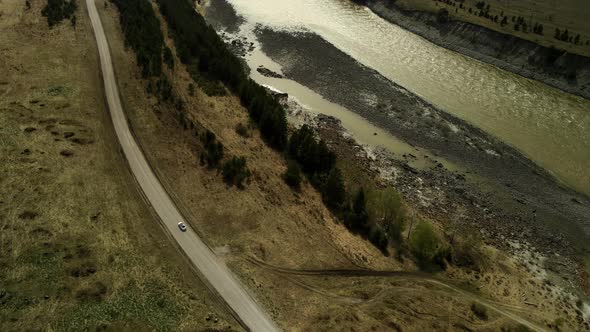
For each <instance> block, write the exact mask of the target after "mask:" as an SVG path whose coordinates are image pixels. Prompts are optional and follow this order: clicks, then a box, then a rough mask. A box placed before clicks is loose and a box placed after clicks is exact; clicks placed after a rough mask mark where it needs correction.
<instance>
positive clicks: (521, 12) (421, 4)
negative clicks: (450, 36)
mask: <svg viewBox="0 0 590 332" xmlns="http://www.w3.org/2000/svg"><path fill="white" fill-rule="evenodd" d="M479 1H481V0H465V2H464V3H463V6H464V7H465V10H463V9H459V2H458V1H457V3H456V6H454V7H453V6H450V5H447V4H445V3H443V2H439V1H434V0H398V1H396V4H397V5H399V6H400V7H402V8H404V9H409V10H420V11H427V12H432V13H437V12H438V11H439V10H440V9H441V8H447V9H448V11H449V16H450V17H452V18H453V19H456V20H460V21H465V22H469V23H473V24H477V25H480V26H484V27H486V28H489V29H492V30H496V31H499V32H503V33H507V34H510V35H514V36H517V37H520V38H522V39H526V40H530V41H533V42H535V43H538V44H540V45H543V46H547V47H550V46H554V47H556V48H559V49H564V50H566V51H568V52H572V53H576V54H580V55H585V56H590V46H588V45H586V44H585V43H586V41H587V40H590V21H589V20H588V17H589V16H590V6H588V3H587V1H584V0H564V1H555V0H518V1H502V0H485V3H486V6H487V5H488V4H489V5H490V14H491V15H493V16H495V15H498V16H499V20H498V23H494V22H491V21H490V20H489V19H486V18H485V17H479V16H477V15H473V14H470V13H469V11H468V9H469V8H472V9H473V11H474V12H476V11H479V10H478V9H477V8H476V3H477V2H479ZM456 8H457V9H458V10H457V12H455V9H456ZM502 12H504V15H505V16H507V17H508V25H506V26H504V27H502V26H501V25H500V24H499V22H500V21H501V20H502V17H501V16H500V14H501V13H502ZM512 16H516V17H518V16H522V17H523V18H524V19H525V21H526V22H527V24H529V22H532V24H530V25H529V32H528V33H525V32H523V31H522V29H520V31H515V30H514V23H513V22H512V20H511V17H512ZM535 23H540V24H542V25H543V35H542V36H541V35H538V34H535V33H532V32H531V31H530V29H531V28H532V27H533V25H534V24H535ZM555 28H558V29H560V30H561V31H564V30H565V29H568V30H569V35H570V36H575V35H576V34H580V36H581V41H582V43H581V44H579V45H574V44H573V43H568V42H563V41H559V40H557V39H555V38H554V37H553V36H554V34H555Z"/></svg>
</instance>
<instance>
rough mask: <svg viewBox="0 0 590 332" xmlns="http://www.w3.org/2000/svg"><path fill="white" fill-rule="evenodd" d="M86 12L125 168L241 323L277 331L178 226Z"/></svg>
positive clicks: (96, 22) (99, 30)
mask: <svg viewBox="0 0 590 332" xmlns="http://www.w3.org/2000/svg"><path fill="white" fill-rule="evenodd" d="M86 4H87V7H88V14H89V15H90V20H91V22H92V27H93V29H94V35H95V38H96V43H97V45H98V52H99V55H100V65H101V69H102V74H103V79H104V87H105V94H106V98H107V101H108V106H109V110H110V113H111V118H112V120H113V125H114V127H115V132H116V134H117V138H118V139H119V143H120V144H121V147H122V149H123V152H124V154H125V157H126V158H127V161H128V162H129V167H130V168H131V171H132V172H133V175H134V176H135V178H136V179H137V182H138V183H139V185H140V187H141V189H142V191H143V192H144V194H145V196H146V197H147V200H148V201H149V202H150V204H151V205H152V207H153V208H154V210H155V211H156V213H157V214H158V215H159V217H160V219H161V221H162V223H163V224H164V226H165V227H166V228H167V230H168V231H169V232H170V234H171V235H172V237H173V238H174V239H175V240H176V242H177V243H178V245H179V246H180V247H181V248H182V250H184V252H185V253H186V256H188V258H189V259H190V260H191V261H192V263H193V264H194V265H195V266H196V267H197V269H198V270H199V271H200V273H201V275H202V276H204V278H205V279H206V282H207V283H208V284H209V285H210V287H211V288H212V289H213V290H214V291H216V292H217V293H218V294H219V295H220V296H221V297H222V298H223V300H224V301H225V302H226V303H227V305H228V306H229V307H230V308H231V310H233V312H234V313H235V314H236V315H237V316H238V317H239V319H240V320H241V322H242V323H243V324H244V325H245V326H246V327H247V328H249V329H250V330H252V331H278V328H277V326H276V325H275V324H274V323H273V321H272V320H271V319H270V317H269V316H268V315H267V314H266V313H265V312H264V310H263V309H262V308H261V307H260V306H259V305H258V304H257V303H256V301H254V299H253V298H252V297H251V296H250V294H248V292H247V290H246V289H245V288H244V286H243V285H242V284H241V283H240V282H239V281H238V280H237V278H236V277H235V276H234V275H233V274H232V273H231V271H230V270H229V269H228V268H227V267H226V266H225V264H224V263H223V262H221V261H220V260H219V259H218V258H217V257H216V256H215V254H214V253H213V252H212V251H211V249H209V247H207V245H205V243H203V241H202V240H201V239H200V238H199V236H198V235H197V234H196V233H195V232H194V231H193V230H192V229H191V228H190V227H188V224H187V227H188V229H187V231H186V232H181V231H180V230H179V229H178V223H179V222H185V224H186V221H185V220H184V217H183V216H182V214H181V213H180V212H179V210H178V208H177V207H176V205H175V204H174V202H173V201H172V200H171V199H170V196H169V195H168V193H167V192H166V190H165V189H164V187H163V186H162V184H161V183H160V181H159V180H158V178H157V177H156V175H155V174H154V172H153V171H152V169H151V167H150V165H149V164H148V162H147V160H146V158H145V156H144V155H143V153H142V151H141V149H140V148H139V146H138V144H137V142H136V141H135V139H134V137H133V135H132V134H131V131H130V130H129V124H128V123H127V119H126V117H125V114H124V112H123V108H122V106H121V100H120V97H119V91H118V88H117V83H116V78H115V74H114V71H113V66H112V61H111V55H110V52H109V45H108V42H107V39H106V36H105V33H104V30H103V27H102V23H101V21H100V17H99V15H98V11H97V9H96V4H95V3H94V0H86Z"/></svg>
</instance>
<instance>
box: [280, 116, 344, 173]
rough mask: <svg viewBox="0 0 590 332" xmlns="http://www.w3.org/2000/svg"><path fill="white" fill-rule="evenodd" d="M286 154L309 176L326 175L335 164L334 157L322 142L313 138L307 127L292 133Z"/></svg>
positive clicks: (310, 130)
mask: <svg viewBox="0 0 590 332" xmlns="http://www.w3.org/2000/svg"><path fill="white" fill-rule="evenodd" d="M288 153H289V156H291V157H292V158H293V159H295V160H297V161H298V162H299V163H300V164H301V166H302V167H303V171H304V172H305V173H306V174H308V175H310V176H313V175H314V174H316V173H321V174H328V173H329V172H330V170H331V169H332V168H333V167H334V165H335V163H336V155H335V154H334V153H333V152H332V151H330V149H329V148H328V146H327V145H326V143H325V142H324V141H322V140H319V141H318V140H317V139H316V138H315V135H314V133H313V131H312V129H311V128H310V127H309V126H308V125H303V126H302V127H301V128H299V129H298V130H295V131H294V132H293V134H292V135H291V138H290V139H289V146H288Z"/></svg>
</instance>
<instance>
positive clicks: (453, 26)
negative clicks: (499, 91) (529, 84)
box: [364, 0, 590, 99]
mask: <svg viewBox="0 0 590 332" xmlns="http://www.w3.org/2000/svg"><path fill="white" fill-rule="evenodd" d="M364 5H365V6H366V7H367V8H369V9H370V10H371V11H372V12H374V13H375V14H377V15H378V16H380V17H382V18H383V19H385V20H387V21H389V22H391V23H393V24H396V25H398V26H400V27H402V28H404V29H406V30H408V31H411V32H413V33H415V34H417V35H419V36H421V37H423V38H425V39H427V40H428V41H430V42H432V43H434V44H436V45H439V46H442V47H444V48H447V49H449V50H452V51H455V52H459V53H461V54H464V55H467V56H469V57H472V58H474V59H477V60H480V61H483V62H485V63H488V64H491V65H494V66H496V67H498V68H501V69H503V70H507V71H510V72H513V73H515V74H518V75H521V76H524V77H526V78H530V79H533V80H537V81H540V82H543V83H545V84H547V85H550V86H552V87H555V88H557V89H560V90H562V91H565V92H568V93H571V94H575V95H578V96H581V97H584V98H586V99H590V58H587V57H584V56H581V55H577V54H571V53H567V52H565V51H561V50H557V49H554V48H548V47H544V46H540V45H537V44H535V43H533V42H530V41H527V40H524V39H521V38H518V37H514V36H510V35H506V34H503V33H500V32H496V31H492V30H490V29H487V28H485V27H481V26H478V25H474V24H471V23H466V22H461V21H448V22H445V23H439V22H438V20H437V17H436V15H435V14H432V13H426V12H420V11H408V10H404V9H402V8H400V7H398V6H396V5H395V2H392V1H384V0H368V1H366V2H365V3H364Z"/></svg>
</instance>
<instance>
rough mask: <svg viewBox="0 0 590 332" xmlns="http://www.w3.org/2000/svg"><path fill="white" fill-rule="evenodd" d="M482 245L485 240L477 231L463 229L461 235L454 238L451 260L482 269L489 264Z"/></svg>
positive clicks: (458, 263) (457, 263) (460, 265)
mask: <svg viewBox="0 0 590 332" xmlns="http://www.w3.org/2000/svg"><path fill="white" fill-rule="evenodd" d="M482 246H483V240H482V239H481V237H480V236H479V234H478V233H477V232H475V231H466V230H465V229H462V230H461V236H453V238H452V242H451V248H450V260H449V261H450V262H452V263H453V264H454V265H456V266H459V267H467V268H471V269H474V270H478V271H482V270H484V269H485V268H486V267H487V266H488V265H489V262H488V258H487V256H486V255H485V253H484V252H483V249H482Z"/></svg>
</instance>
